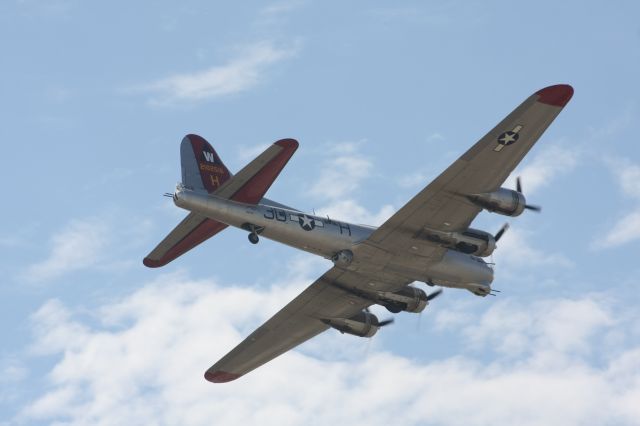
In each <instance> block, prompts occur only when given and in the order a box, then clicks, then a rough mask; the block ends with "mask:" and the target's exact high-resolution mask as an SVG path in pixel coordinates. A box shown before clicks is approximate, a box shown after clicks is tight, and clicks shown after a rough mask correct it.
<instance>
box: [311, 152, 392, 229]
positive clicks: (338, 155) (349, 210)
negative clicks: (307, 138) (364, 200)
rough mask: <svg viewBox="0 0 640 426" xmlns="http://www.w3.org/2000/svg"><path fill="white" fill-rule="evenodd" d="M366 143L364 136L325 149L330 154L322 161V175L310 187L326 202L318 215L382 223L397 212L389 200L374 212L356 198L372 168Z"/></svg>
mask: <svg viewBox="0 0 640 426" xmlns="http://www.w3.org/2000/svg"><path fill="white" fill-rule="evenodd" d="M365 143H366V141H365V140H361V141H358V142H341V143H335V144H332V145H329V146H328V148H326V149H325V150H324V151H323V153H324V154H325V155H326V156H327V158H326V159H325V160H324V161H322V164H321V166H320V175H319V176H318V177H317V178H316V179H314V184H313V185H312V186H311V189H310V191H309V193H310V194H311V195H312V196H314V197H316V198H318V199H320V200H323V201H325V202H326V204H325V205H323V206H322V207H320V208H319V209H318V210H317V212H316V213H317V214H318V215H321V216H325V215H327V216H329V217H331V218H332V219H339V220H346V221H348V222H352V223H359V224H366V225H374V226H379V225H381V224H382V223H383V222H384V221H385V220H387V219H388V218H389V217H390V216H391V215H392V214H393V213H394V212H395V209H394V208H393V206H391V205H389V204H386V205H383V206H382V207H380V209H379V210H378V211H377V212H372V211H369V210H368V209H367V208H365V207H364V206H363V205H361V204H360V203H359V202H358V201H357V200H356V196H357V195H358V189H359V188H360V186H361V184H362V182H363V181H365V180H366V179H367V178H369V177H370V176H371V173H372V170H373V163H372V162H371V160H370V159H369V158H367V157H366V156H365V155H364V154H362V152H361V147H362V146H363V145H364V144H365Z"/></svg>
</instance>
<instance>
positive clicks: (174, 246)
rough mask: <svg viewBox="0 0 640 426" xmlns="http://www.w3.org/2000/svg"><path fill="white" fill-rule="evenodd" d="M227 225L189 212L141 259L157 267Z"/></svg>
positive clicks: (151, 266)
mask: <svg viewBox="0 0 640 426" xmlns="http://www.w3.org/2000/svg"><path fill="white" fill-rule="evenodd" d="M226 227H227V225H225V224H224V223H220V222H217V221H215V220H211V219H208V218H206V217H204V216H201V215H199V214H197V213H189V214H188V215H187V217H185V218H184V219H183V220H182V222H180V223H179V224H178V226H176V227H175V228H174V229H173V230H172V231H171V232H170V233H169V235H167V236H166V237H165V238H164V240H162V241H161V242H160V244H158V245H157V246H156V248H154V249H153V251H152V252H151V253H149V254H148V255H147V257H145V258H144V259H143V261H142V263H144V265H145V266H147V267H149V268H158V267H160V266H164V265H166V264H167V263H169V262H171V261H172V260H174V259H175V258H177V257H178V256H180V255H181V254H183V253H186V252H187V251H189V250H191V249H192V248H194V247H195V246H197V245H198V244H200V243H202V242H203V241H206V240H207V239H209V238H211V237H213V236H214V235H216V234H217V233H218V232H220V231H222V230H223V229H225V228H226Z"/></svg>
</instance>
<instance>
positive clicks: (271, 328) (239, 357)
mask: <svg viewBox="0 0 640 426" xmlns="http://www.w3.org/2000/svg"><path fill="white" fill-rule="evenodd" d="M368 282H369V279H368V278H367V277H366V276H365V275H362V274H357V273H354V272H349V271H345V270H343V269H339V268H336V267H334V268H331V269H330V270H329V271H327V272H326V273H325V274H324V275H322V276H321V277H320V278H318V279H317V280H316V281H315V282H314V283H313V284H311V285H310V286H309V287H307V289H306V290H304V291H303V292H302V293H300V295H298V296H297V297H296V298H295V299H293V300H292V301H291V302H289V304H287V305H286V306H285V307H284V308H282V309H281V310H280V312H278V313H277V314H275V315H274V316H273V317H272V318H271V319H269V320H268V321H267V322H265V323H264V324H263V325H261V326H260V327H258V329H257V330H255V331H254V332H253V333H251V334H250V335H249V336H248V337H247V338H246V339H244V340H243V341H242V342H241V343H240V344H239V345H238V346H236V347H235V348H234V349H233V350H232V351H231V352H229V353H228V354H226V355H225V356H224V357H223V358H222V359H220V360H219V361H218V362H216V363H215V364H214V365H213V366H212V367H211V368H209V369H208V370H207V371H206V373H205V375H204V377H205V378H206V379H207V380H209V381H210V382H214V383H224V382H229V381H231V380H235V379H237V378H238V377H240V376H242V375H244V374H246V373H248V372H249V371H251V370H253V369H255V368H257V367H259V366H261V365H262V364H264V363H266V362H268V361H270V360H272V359H273V358H275V357H277V356H279V355H281V354H283V353H285V352H287V351H288V350H290V349H292V348H294V347H296V346H298V345H299V344H301V343H303V342H305V341H307V340H309V339H311V338H312V337H314V336H316V335H318V334H320V333H322V332H323V331H325V330H326V329H328V328H329V326H328V325H326V324H324V323H323V322H322V321H321V320H322V319H328V318H349V317H352V316H353V315H355V314H357V313H358V312H360V311H362V310H363V309H364V308H366V307H367V306H369V305H371V304H372V302H371V301H369V300H365V299H363V298H360V297H358V296H356V295H355V294H354V293H352V292H349V291H347V290H345V289H346V288H366V287H365V286H367V285H368ZM406 284H408V282H407V281H406V280H403V279H402V278H390V277H387V279H386V280H385V284H384V287H376V288H377V289H380V290H389V289H392V288H393V289H398V288H400V287H402V286H404V285H406Z"/></svg>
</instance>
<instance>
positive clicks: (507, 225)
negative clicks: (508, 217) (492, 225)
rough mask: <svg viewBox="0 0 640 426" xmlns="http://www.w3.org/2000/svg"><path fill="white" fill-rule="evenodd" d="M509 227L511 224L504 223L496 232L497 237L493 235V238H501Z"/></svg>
mask: <svg viewBox="0 0 640 426" xmlns="http://www.w3.org/2000/svg"><path fill="white" fill-rule="evenodd" d="M507 229H509V224H508V223H505V224H504V225H502V228H500V230H499V231H498V232H496V235H495V237H493V238H495V240H496V242H498V240H500V238H502V236H503V235H504V233H505V232H506V231H507Z"/></svg>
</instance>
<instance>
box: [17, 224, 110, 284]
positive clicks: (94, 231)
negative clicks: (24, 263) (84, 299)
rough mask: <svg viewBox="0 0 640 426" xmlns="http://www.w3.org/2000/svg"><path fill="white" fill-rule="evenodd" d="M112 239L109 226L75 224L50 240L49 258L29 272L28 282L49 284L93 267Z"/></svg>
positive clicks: (28, 269) (32, 267)
mask: <svg viewBox="0 0 640 426" xmlns="http://www.w3.org/2000/svg"><path fill="white" fill-rule="evenodd" d="M108 239H109V233H108V230H107V227H106V225H105V224H104V223H103V222H102V221H101V220H97V219H88V220H75V221H72V222H71V223H70V224H69V225H67V227H66V228H65V229H64V230H62V231H61V232H59V233H57V234H55V235H54V236H53V237H52V238H51V252H50V254H49V256H48V257H47V258H46V259H45V260H43V261H41V262H37V263H35V264H33V265H31V266H30V267H29V268H27V270H26V273H25V278H27V279H28V280H29V281H34V282H35V281H47V280H51V279H54V278H57V277H59V276H61V275H63V274H65V273H67V272H71V271H76V270H80V269H85V268H88V267H91V266H94V265H95V264H96V263H97V262H98V260H99V259H100V256H101V253H102V251H103V249H104V247H105V246H106V244H107V242H108Z"/></svg>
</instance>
